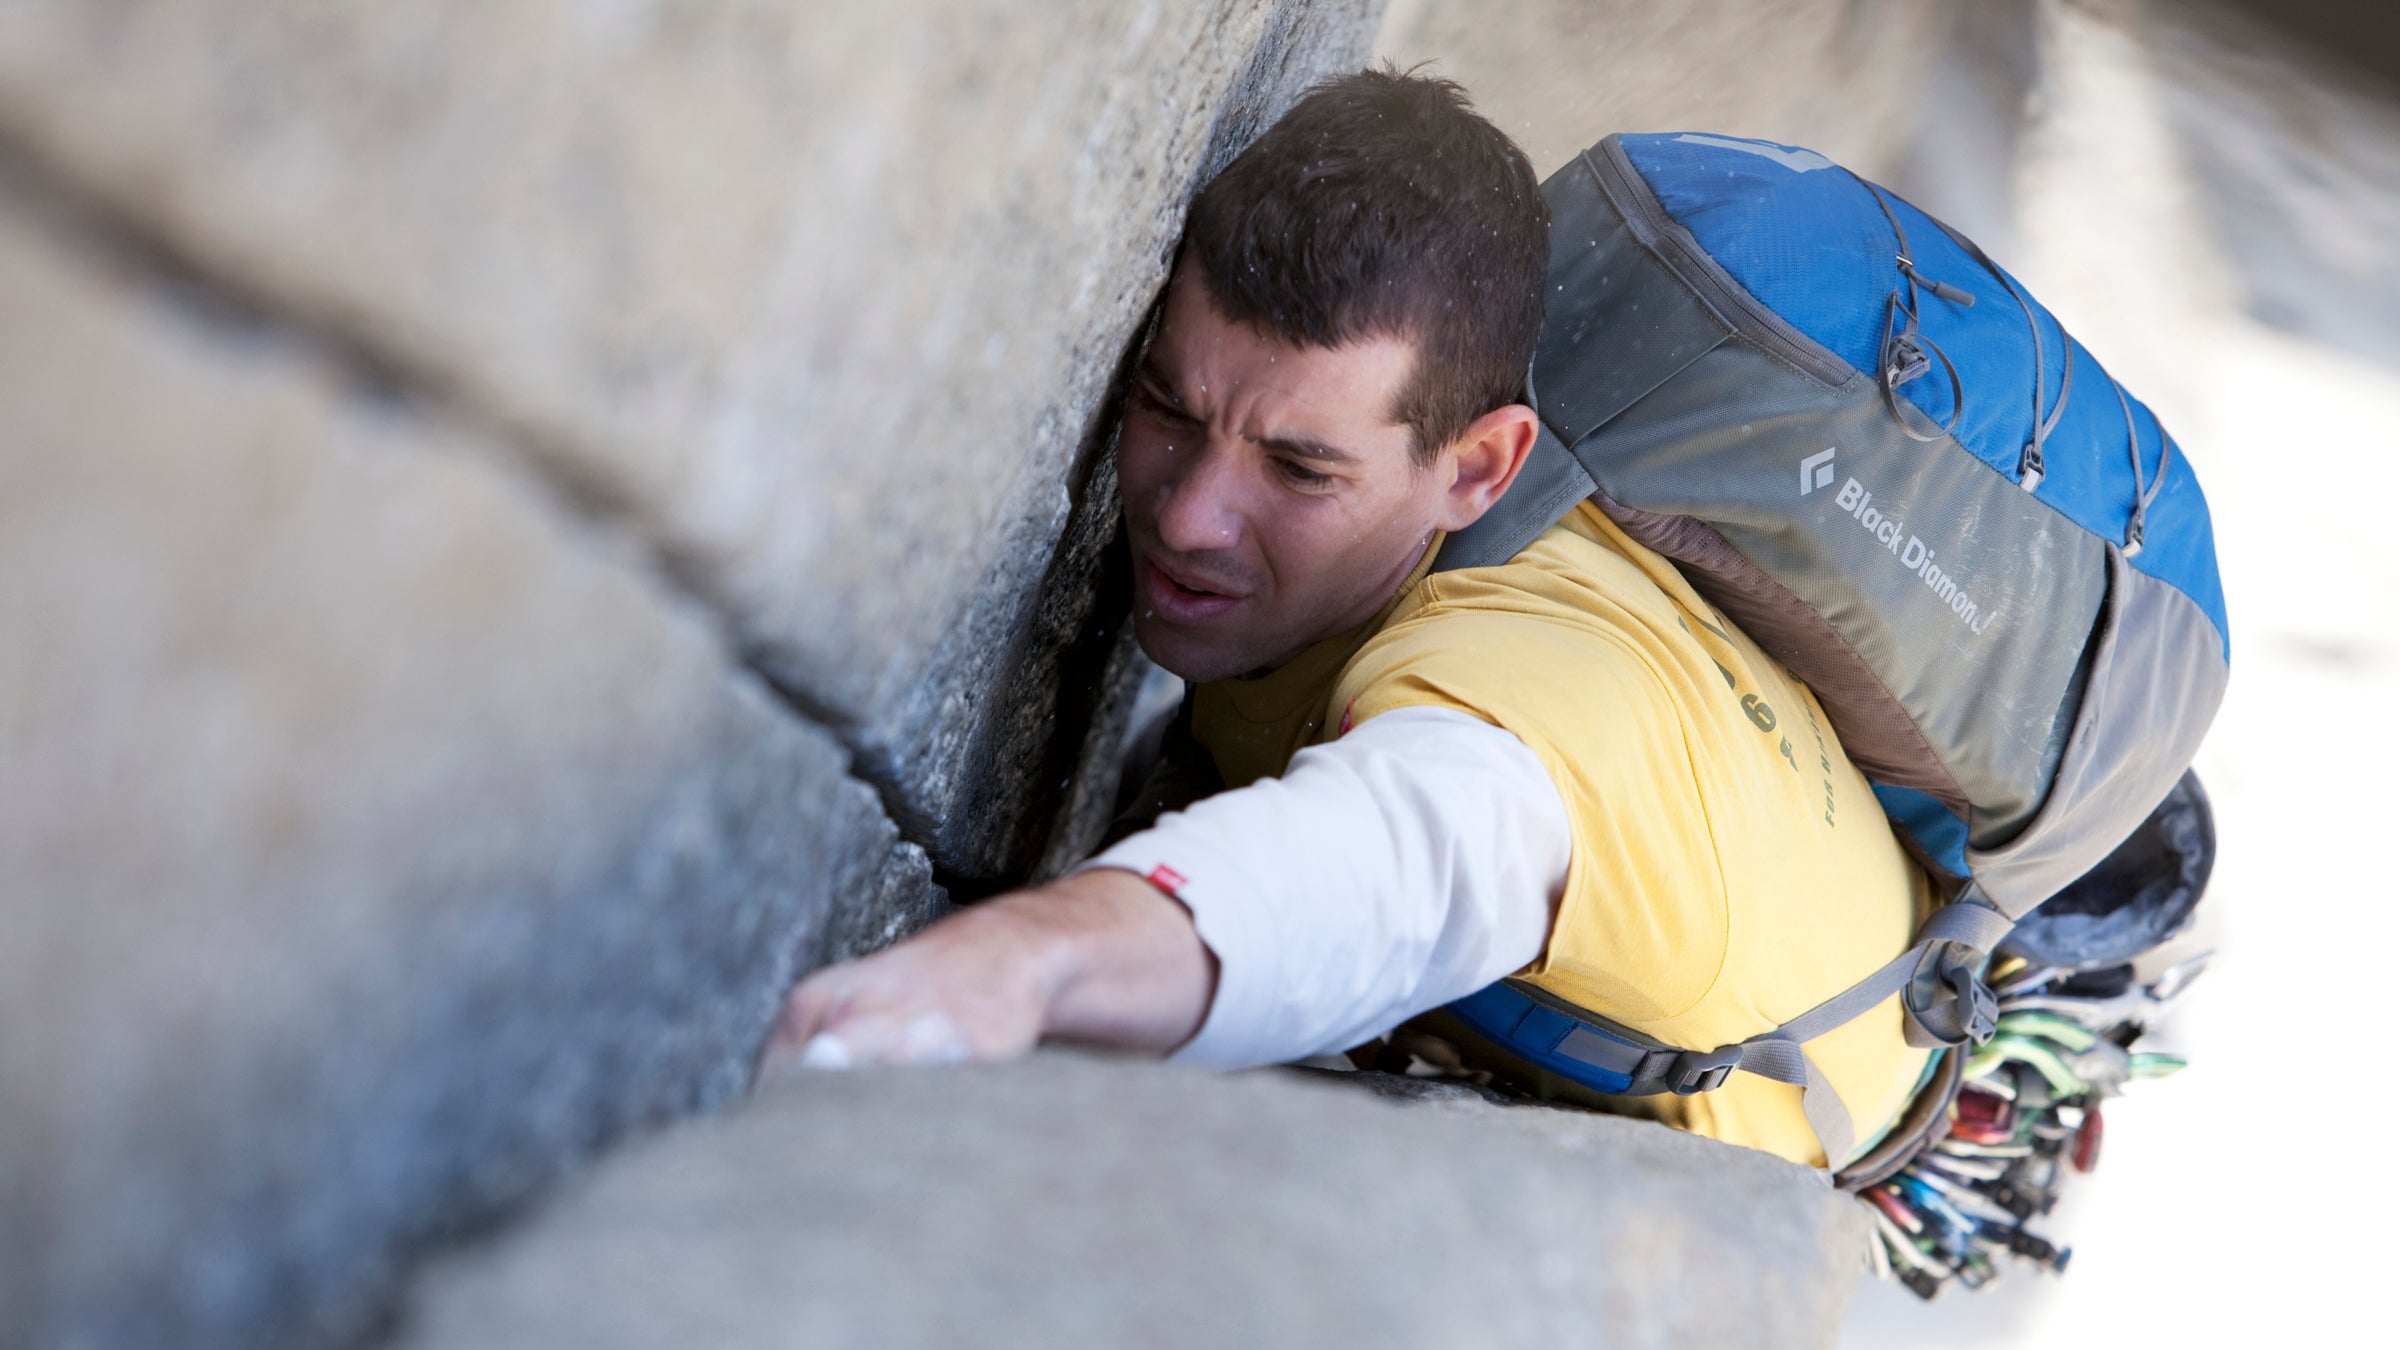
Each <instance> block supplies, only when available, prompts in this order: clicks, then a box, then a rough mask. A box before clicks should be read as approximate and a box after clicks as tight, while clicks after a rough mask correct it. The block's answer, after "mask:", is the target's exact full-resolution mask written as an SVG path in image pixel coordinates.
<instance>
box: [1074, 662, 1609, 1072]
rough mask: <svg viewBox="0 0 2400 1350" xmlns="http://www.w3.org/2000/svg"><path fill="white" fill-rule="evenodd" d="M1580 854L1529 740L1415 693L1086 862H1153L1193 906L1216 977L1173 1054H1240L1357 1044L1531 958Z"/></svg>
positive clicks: (1244, 1062) (1227, 1063)
mask: <svg viewBox="0 0 2400 1350" xmlns="http://www.w3.org/2000/svg"><path fill="white" fill-rule="evenodd" d="M1569 851H1570V844H1569V829H1568V823H1567V814H1566V807H1565V804H1564V803H1563V802H1562V801H1561V800H1560V798H1559V794H1558V788H1557V786H1556V785H1555V784H1554V783H1553V782H1552V781H1551V778H1550V775H1549V773H1548V771H1547V770H1545V769H1544V768H1543V767H1542V763H1541V761H1540V760H1539V759H1538V758H1536V757H1535V755H1534V753H1533V752H1532V751H1531V750H1529V749H1527V748H1526V747H1525V744H1524V742H1522V741H1519V740H1518V739H1517V738H1516V737H1514V736H1512V735H1510V734H1509V733H1508V732H1506V731H1503V730H1501V729H1500V728H1498V727H1495V726H1493V725H1491V724H1490V723H1488V722H1483V721H1479V720H1477V719H1475V718H1473V717H1469V716H1467V715H1466V714H1464V713H1460V712H1453V711H1450V710H1448V709H1441V708H1403V709H1398V710H1395V711H1393V712H1389V713H1385V714H1383V715H1382V716H1380V717H1373V718H1369V719H1368V720H1367V721H1365V722H1363V723H1361V724H1359V725H1358V726H1357V727H1356V728H1354V729H1352V730H1351V731H1350V732H1349V733H1348V734H1346V735H1344V736H1342V737H1341V738H1340V739H1338V740H1335V741H1331V742H1329V743H1327V744H1324V745H1317V746H1311V747H1309V748H1307V749H1305V750H1302V751H1301V752H1300V753H1299V754H1297V755H1294V756H1293V757H1292V762H1291V764H1290V766H1289V768H1288V769H1287V770H1286V771H1285V773H1284V775H1283V776H1282V777H1281V778H1264V779H1260V780H1259V781H1258V782H1256V783H1253V784H1251V785H1250V786H1248V787H1244V788H1238V789H1235V790H1233V791H1229V792H1221V793H1218V794H1217V795H1215V796H1213V797H1209V798H1207V799H1205V800H1203V801H1200V802H1197V803H1195V804H1194V805H1192V806H1191V807H1190V808H1189V809H1187V810H1184V811H1180V812H1175V813H1172V814H1169V815H1167V816H1165V817H1163V818H1161V819H1160V820H1159V822H1158V824H1157V825H1155V826H1154V827H1152V828H1151V829H1148V830H1145V831H1143V832H1142V833H1140V834H1137V835H1134V836H1132V837H1131V838H1129V839H1126V840H1124V841H1123V842H1121V843H1119V844H1117V845H1116V846H1115V847H1113V848H1110V849H1108V850H1106V851H1105V852H1103V853H1101V854H1099V855H1098V856H1097V857H1095V858H1093V859H1092V860H1091V861H1090V862H1088V863H1086V864H1085V866H1086V867H1118V868H1123V869H1125V870H1127V871H1130V872H1135V873H1138V874H1140V875H1142V876H1144V877H1147V878H1149V879H1150V881H1151V883H1152V884H1153V885H1156V886H1158V887H1159V888H1160V889H1162V890H1165V891H1167V892H1168V893H1169V894H1171V895H1173V896H1174V897H1175V898H1176V899H1178V900H1180V901H1181V902H1182V903H1183V904H1184V906H1185V907H1186V908H1188V909H1189V910H1190V911H1191V914H1192V921H1193V923H1194V925H1195V926H1196V927H1197V928H1198V930H1199V933H1200V938H1201V940H1202V941H1203V942H1205V943H1207V944H1208V947H1209V950H1210V951H1212V952H1214V953H1215V954H1216V957H1217V963H1218V974H1217V991H1216V997H1215V1000H1214V1001H1213V1002H1212V1003H1211V1004H1210V1006H1209V1010H1208V1016H1207V1018H1206V1020H1205V1021H1203V1022H1202V1023H1201V1026H1200V1030H1199V1033H1198V1034H1197V1035H1195V1036H1193V1038H1192V1039H1191V1040H1190V1041H1188V1042H1186V1043H1185V1044H1184V1045H1183V1046H1182V1048H1181V1049H1179V1050H1177V1051H1176V1052H1175V1055H1174V1056H1173V1057H1174V1058H1175V1059H1177V1060H1181V1061H1184V1062H1188V1063H1194V1064H1201V1065H1207V1066H1210V1067H1214V1068H1225V1069H1236V1068H1251V1067H1255V1066H1258V1065H1263V1064H1281V1063H1286V1062H1289V1061H1291V1060H1295V1059H1301V1058H1305V1057H1307V1056H1309V1055H1313V1054H1324V1053H1329V1052H1333V1051H1339V1050H1343V1049H1347V1048H1348V1047H1350V1046H1354V1045H1358V1044H1361V1043H1363V1042H1365V1041H1368V1040H1372V1039H1373V1038H1375V1037H1376V1036H1379V1035H1381V1034H1383V1033H1384V1032H1386V1031H1389V1030H1390V1029H1391V1028H1392V1027H1394V1026H1397V1025H1398V1024H1399V1023H1401V1022H1403V1021H1406V1020H1407V1019H1408V1018H1410V1017H1413V1016H1415V1015H1417V1014H1418V1013H1421V1012H1424V1011H1426V1010H1427V1009H1429V1008H1435V1007H1439V1006H1440V1005H1442V1004H1444V1003H1448V1002H1450V1001H1451V1000H1453V999H1457V998H1461V997H1464V996H1465V995H1467V994H1471V993H1473V992H1475V991H1476V990H1478V989H1481V988H1483V987H1484V986H1486V985H1488V984H1491V983H1492V982H1493V981H1495V980H1498V979H1500V978H1501V977H1503V976H1505V975H1507V974H1509V973H1510V972H1512V971H1515V970H1517V969H1519V968H1521V967H1523V966H1524V965H1525V964H1526V963H1527V962H1530V961H1531V960H1533V959H1534V957H1536V956H1537V955H1539V954H1540V953H1541V950H1542V946H1543V943H1544V942H1546V941H1547V940H1548V938H1549V933H1550V921H1551V914H1552V911H1553V907H1554V906H1555V905H1556V904H1557V903H1558V899H1559V896H1560V895H1561V893H1562V892H1563V891H1564V889H1565V886H1566V875H1567V859H1568V854H1569Z"/></svg>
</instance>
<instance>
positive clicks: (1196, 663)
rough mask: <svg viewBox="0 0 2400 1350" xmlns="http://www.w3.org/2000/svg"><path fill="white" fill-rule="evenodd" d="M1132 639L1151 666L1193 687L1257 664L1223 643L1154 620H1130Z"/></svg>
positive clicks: (1252, 667) (1251, 667)
mask: <svg viewBox="0 0 2400 1350" xmlns="http://www.w3.org/2000/svg"><path fill="white" fill-rule="evenodd" d="M1133 638H1134V641H1136V642H1138V643H1140V644H1141V647H1142V655H1144V656H1147V657H1149V658H1150V663H1151V664H1152V665H1154V666H1157V667H1158V668H1159V669H1161V670H1163V671H1165V672H1167V673H1168V674H1169V675H1173V676H1175V677H1177V678H1178V679H1183V680H1188V681H1190V682H1191V683H1193V684H1206V683H1208V682H1209V681H1211V680H1222V679H1225V678H1227V677H1229V676H1233V675H1241V674H1245V673H1247V672H1249V671H1252V670H1255V669H1257V668H1258V665H1259V663H1258V662H1257V661H1255V660H1252V659H1249V658H1248V657H1247V656H1246V655H1245V654H1244V653H1242V652H1238V651H1234V650H1232V649H1230V648H1228V647H1227V646H1225V645H1224V644H1221V643H1215V642H1210V641H1207V640H1206V639H1203V638H1198V637H1195V636H1194V635H1192V634H1190V633H1184V632H1179V631H1177V630H1175V629H1173V628H1170V627H1168V626H1167V625H1166V624H1163V623H1160V622H1158V621H1156V620H1154V619H1143V618H1140V617H1138V616H1137V617H1136V618H1135V619H1134V621H1133Z"/></svg>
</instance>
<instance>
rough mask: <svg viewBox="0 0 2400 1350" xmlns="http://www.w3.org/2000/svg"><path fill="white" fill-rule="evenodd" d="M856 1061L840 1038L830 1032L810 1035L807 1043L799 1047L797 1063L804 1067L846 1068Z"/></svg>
mask: <svg viewBox="0 0 2400 1350" xmlns="http://www.w3.org/2000/svg"><path fill="white" fill-rule="evenodd" d="M857 1062H858V1061H857V1060H855V1059H853V1058H852V1057H851V1054H850V1047H849V1046H847V1045H844V1044H842V1038H841V1037H839V1036H835V1035H833V1034H831V1033H830V1032H826V1033H819V1034H818V1035H815V1036H811V1037H809V1038H808V1044H806V1045H804V1046H801V1047H800V1060H799V1063H800V1067H801V1068H804V1069H847V1068H850V1067H852V1066H853V1065H855V1064H856V1063H857Z"/></svg>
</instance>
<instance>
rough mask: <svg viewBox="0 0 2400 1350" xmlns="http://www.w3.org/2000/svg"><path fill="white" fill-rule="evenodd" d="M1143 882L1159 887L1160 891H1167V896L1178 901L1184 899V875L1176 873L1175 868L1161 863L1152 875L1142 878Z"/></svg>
mask: <svg viewBox="0 0 2400 1350" xmlns="http://www.w3.org/2000/svg"><path fill="white" fill-rule="evenodd" d="M1142 880H1144V881H1147V882H1149V883H1150V884H1151V885H1153V886H1156V887H1158V888H1159V889H1160V890H1162V891H1165V892H1166V893H1167V894H1169V895H1172V896H1174V897H1175V898H1176V899H1178V900H1180V899H1182V898H1183V873H1181V872H1178V871H1176V870H1175V869H1174V868H1172V867H1169V866H1167V865H1166V864H1165V863H1160V864H1159V865H1158V866H1156V867H1153V868H1151V869H1150V875H1148V876H1146V877H1144V878H1142Z"/></svg>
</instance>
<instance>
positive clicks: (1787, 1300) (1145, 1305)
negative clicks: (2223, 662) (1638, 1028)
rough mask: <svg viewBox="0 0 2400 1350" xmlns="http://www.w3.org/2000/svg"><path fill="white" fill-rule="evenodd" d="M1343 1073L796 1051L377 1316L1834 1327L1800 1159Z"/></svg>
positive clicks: (526, 1330)
mask: <svg viewBox="0 0 2400 1350" xmlns="http://www.w3.org/2000/svg"><path fill="white" fill-rule="evenodd" d="M1351 1077H1353V1076H1351V1075H1332V1076H1328V1079H1327V1080H1326V1081H1320V1082H1307V1081H1302V1080H1300V1079H1298V1078H1296V1077H1293V1076H1288V1075H1284V1074H1274V1073H1270V1074H1260V1075H1250V1076H1245V1077H1241V1078H1234V1079H1211V1078H1208V1077H1204V1076H1201V1075H1197V1074H1191V1073H1187V1072H1182V1071H1178V1070H1175V1069H1171V1068H1165V1067H1161V1066H1157V1065H1146V1064H1132V1063H1124V1062H1109V1061H1103V1060H1091V1059H1084V1058H1079V1057H1071V1056H1065V1055H1044V1056H1039V1057H1037V1058H1036V1059H1034V1060H1033V1061H1031V1062H1030V1063H1027V1064H1023V1065H1014V1066H1004V1067H999V1068H991V1069H978V1070H967V1071H955V1072H942V1071H925V1072H915V1073H882V1074H868V1075H858V1076H855V1077H851V1076H828V1075H818V1074H809V1073H806V1072H801V1073H797V1074H794V1075H792V1076H791V1077H788V1078H785V1079H782V1080H780V1081H777V1082H774V1083H771V1084H770V1085H769V1086H768V1087H767V1089H766V1090H765V1091H763V1092H762V1094H761V1095H760V1096H759V1097H757V1098H756V1099H754V1100H752V1101H751V1102H749V1103H747V1104H746V1105H745V1106H744V1107H743V1109H741V1110H740V1111H737V1112H733V1113H730V1114H727V1115H724V1116H720V1117H717V1118H714V1119H712V1120H709V1121H706V1122H701V1123H698V1124H696V1125H693V1126H689V1127H686V1128H683V1129H680V1130H678V1131H676V1132H674V1133H672V1134H669V1135H666V1136H663V1137H660V1138H655V1139H652V1140H649V1141H646V1142H644V1143H643V1144H640V1145H637V1146H635V1147H634V1148H631V1149H628V1150H627V1151H625V1152H624V1153H622V1154H620V1155H619V1156H618V1157H617V1158H616V1159H614V1160H612V1162H611V1164H610V1166H609V1167H608V1168H606V1169H604V1170H603V1171H602V1172H600V1173H597V1174H595V1175H594V1176H593V1177H591V1178H590V1179H588V1180H587V1181H584V1182H580V1183H577V1184H576V1185H575V1186H573V1187H572V1188H571V1189H569V1190H568V1191H567V1192H566V1193H565V1194H564V1195H563V1196H562V1197H561V1198H560V1199H559V1200H558V1202H557V1203H555V1204H553V1205H551V1206H549V1207H547V1208H546V1209H545V1210H544V1211H543V1212H542V1213H541V1214H540V1215H539V1216H537V1217H536V1218H534V1219H533V1220H532V1221H530V1222H528V1223H526V1224H524V1225H522V1226H520V1227H518V1228H516V1229H515V1230H513V1231H511V1232H510V1233H508V1234H506V1235H505V1236H503V1237H502V1238H501V1239H500V1240H499V1241H497V1242H496V1243H493V1244H491V1245H489V1246H486V1247H476V1248H469V1249H467V1250H465V1251H463V1252H461V1253H459V1254H458V1255H457V1256H456V1257H454V1258H452V1259H450V1260H447V1261H445V1262H443V1263H442V1264H440V1265H439V1266H437V1267H435V1268H434V1269H433V1270H432V1271H431V1273H430V1274H429V1277H428V1278H427V1279H426V1280H425V1282H424V1283H423V1284H422V1285H421V1286H420V1289H419V1293H418V1297H417V1298H416V1300H415V1301H414V1302H413V1303H412V1304H411V1305H410V1307H409V1308H408V1309H407V1311H406V1312H405V1313H404V1315H403V1317H402V1319H401V1322H400V1325H399V1334H398V1335H397V1337H396V1344H397V1345H398V1346H400V1347H405V1350H469V1348H470V1347H483V1346H493V1345H508V1346H515V1347H522V1350H549V1348H550V1347H559V1350H567V1348H568V1347H573V1350H620V1348H622V1350H636V1348H637V1347H650V1346H658V1345H675V1344H690V1345H708V1346H711V1347H716V1348H717V1350H785V1348H786V1347H798V1346H818V1345H828V1346H830V1345H877V1346H890V1347H895V1350H901V1348H905V1347H919V1346H922V1347H935V1346H956V1345H976V1346H989V1347H996V1348H999V1347H1020V1346H1021V1347H1028V1348H1029V1350H1030V1348H1031V1347H1044V1348H1045V1350H1047V1348H1048V1347H1059V1346H1104V1345H1109V1346H1114V1345H1140V1346H1156V1347H1160V1348H1161V1350H1181V1348H1182V1347H1193V1348H1194V1350H1197V1348H1198V1347H1214V1346H1226V1345H1243V1346H1258V1347H1284V1346H1290V1347H1318V1346H1331V1345H1374V1346H1396V1347H1405V1346H1428V1347H1431V1346H1462V1345H1472V1346H1492V1347H1513V1346H1524V1347H1530V1348H1538V1350H1552V1348H1553V1347H1558V1346H1591V1347H1636V1346H1658V1347H1682V1346H1696V1345H1707V1346H1729V1347H1730V1346H1815V1345H1829V1344H1831V1343H1832V1337H1833V1332H1834V1328H1835V1326H1836V1325H1837V1323H1838V1322H1839V1320H1840V1316H1841V1312H1842V1308H1843V1306H1844V1304H1845V1303H1846V1302H1847V1299H1848V1295H1849V1289H1850V1284H1851V1280H1852V1277H1853V1276H1854V1274H1855V1272H1856V1271H1857V1270H1858V1269H1859V1268H1860V1263H1861V1261H1862V1260H1863V1254H1864V1252H1865V1241H1866V1220H1865V1214H1864V1211H1863V1210H1862V1209H1861V1208H1860V1207H1859V1206H1858V1204H1857V1203H1856V1202H1855V1201H1852V1200H1850V1199H1848V1198H1846V1197H1843V1196H1840V1195H1838V1194H1836V1193H1835V1192H1834V1191H1833V1190H1832V1188H1831V1187H1830V1186H1828V1185H1826V1184H1825V1182H1824V1180H1823V1178H1822V1176H1821V1175H1819V1174H1814V1173H1811V1172H1809V1171H1806V1170H1804V1169H1801V1168H1797V1167H1794V1166H1792V1165H1791V1164H1789V1163H1786V1162H1783V1161H1781V1160H1780V1159H1776V1158H1772V1157H1769V1156H1768V1155H1766V1154H1763V1153H1755V1152H1752V1151H1750V1150H1747V1149H1737V1148H1732V1147H1728V1146H1726V1145H1722V1144H1716V1143H1712V1142H1710V1141H1708V1140H1704V1139H1698V1138H1694V1137H1692V1136H1690V1135H1686V1134H1681V1133H1678V1132H1676V1131H1673V1130H1669V1129H1667V1128H1665V1127H1663V1126H1659V1125H1653V1124H1650V1123H1647V1122H1640V1121H1632V1120H1623V1119H1616V1118H1611V1117H1603V1116H1593V1115H1585V1114H1582V1113H1575V1112H1566V1111H1556V1110H1550V1109H1547V1108H1540V1107H1500V1106H1493V1105H1490V1104H1487V1103H1485V1102H1484V1101H1482V1100H1481V1099H1479V1098H1477V1097H1476V1096H1474V1095H1473V1094H1472V1093H1471V1092H1467V1091H1464V1090H1459V1089H1451V1090H1449V1091H1447V1092H1444V1093H1439V1094H1436V1095H1434V1096H1432V1097H1430V1098H1427V1097H1421V1096H1420V1097H1418V1098H1416V1099H1415V1100H1413V1101H1407V1102H1406V1104H1399V1103H1395V1102H1393V1101H1388V1100H1378V1099H1376V1098H1375V1097H1374V1096H1371V1095H1369V1094H1368V1093H1367V1092H1364V1091H1361V1090H1360V1088H1359V1087H1358V1086H1350V1085H1347V1084H1345V1083H1343V1082H1342V1081H1341V1080H1343V1079H1346V1078H1351ZM1361 1086H1363V1085H1361ZM1700 1197H1705V1199H1701V1198H1700Z"/></svg>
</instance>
